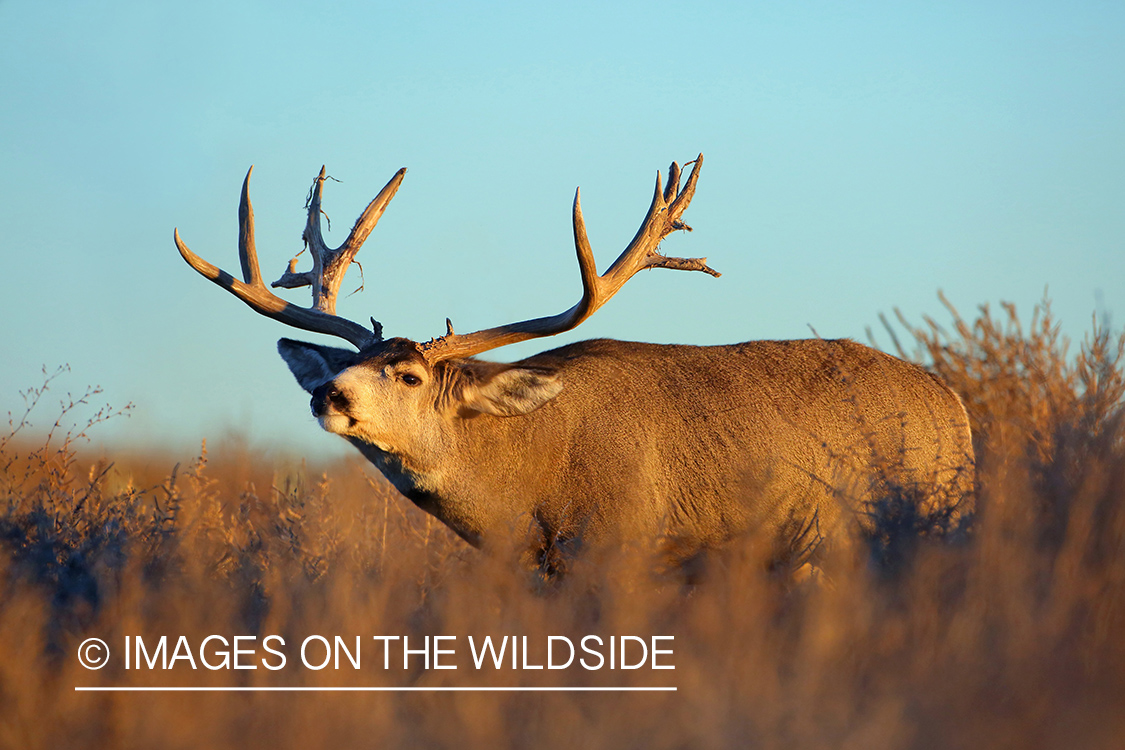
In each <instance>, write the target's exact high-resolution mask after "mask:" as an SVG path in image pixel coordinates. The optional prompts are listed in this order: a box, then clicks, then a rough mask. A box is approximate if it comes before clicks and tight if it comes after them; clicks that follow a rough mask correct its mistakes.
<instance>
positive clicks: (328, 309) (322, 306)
mask: <svg viewBox="0 0 1125 750" xmlns="http://www.w3.org/2000/svg"><path fill="white" fill-rule="evenodd" d="M405 176H406V168H405V167H404V168H402V169H400V170H398V172H396V173H395V175H394V177H392V178H391V179H390V181H389V182H387V184H386V185H385V186H383V189H382V190H380V191H379V194H378V195H376V196H375V198H373V199H372V201H371V202H370V203H368V204H367V208H365V209H364V210H363V213H362V214H360V216H359V218H358V219H356V222H355V226H353V227H352V231H351V233H350V234H349V235H348V238H347V239H346V240H344V242H343V244H341V245H340V246H339V247H337V248H335V249H332V248H329V247H328V246H327V245H326V244H325V243H324V235H323V233H322V232H321V229H320V215H321V209H320V206H321V197H322V195H323V192H324V182H325V180H326V179H327V176H326V175H325V169H324V167H321V168H320V174H319V175H318V176H317V178H316V180H315V181H314V182H313V186H312V190H311V191H310V196H309V202H308V220H307V221H306V223H305V231H304V235H303V236H304V240H305V244H306V246H307V247H308V250H309V254H310V255H311V256H312V261H313V267H312V269H311V270H309V271H303V272H301V273H297V272H296V267H297V258H293V259H292V260H291V261H289V268H288V269H287V270H286V271H285V273H283V274H282V275H281V278H279V279H278V280H277V281H275V282H273V283H272V284H271V286H273V287H275V288H276V287H284V288H286V289H296V288H297V287H302V286H311V287H312V294H313V309H315V310H319V311H321V312H324V313H327V314H329V315H335V314H336V297H337V295H338V294H339V292H340V284H341V283H342V282H343V280H344V274H346V273H347V270H348V266H349V265H351V262H352V260H353V259H354V258H355V255H356V253H358V252H359V249H360V248H361V247H362V246H363V243H364V241H366V240H367V237H368V236H369V235H370V234H371V232H372V230H374V229H375V225H376V224H378V223H379V219H380V218H382V216H383V211H385V210H386V208H387V205H388V204H389V203H390V202H391V199H392V198H394V197H395V193H396V192H398V188H399V185H401V184H402V179H403V177H405Z"/></svg>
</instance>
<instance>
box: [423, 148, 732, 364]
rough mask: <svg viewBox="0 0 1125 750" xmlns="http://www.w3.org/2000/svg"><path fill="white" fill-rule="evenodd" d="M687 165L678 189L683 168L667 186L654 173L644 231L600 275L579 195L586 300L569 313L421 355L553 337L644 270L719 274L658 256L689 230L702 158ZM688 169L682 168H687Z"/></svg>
mask: <svg viewBox="0 0 1125 750" xmlns="http://www.w3.org/2000/svg"><path fill="white" fill-rule="evenodd" d="M688 164H691V165H693V166H692V169H691V173H690V174H689V175H688V178H687V183H686V184H685V185H684V187H683V189H682V190H681V189H680V166H679V165H678V164H676V163H675V162H672V165H671V167H669V169H668V184H667V187H662V185H661V175H660V173H659V172H657V174H656V190H655V192H654V193H653V196H652V204H651V205H650V206H649V209H648V213H647V214H646V215H645V218H644V221H643V222H641V226H640V229H638V230H637V234H636V235H635V236H634V237H633V240H632V241H631V242H630V243H629V244H628V246H627V247H626V248H625V250H624V251H622V253H621V255H620V256H618V258H617V260H616V261H614V263H613V265H612V266H610V268H609V270H608V271H606V272H605V273H604V274H602V275H600V276H599V275H598V271H597V266H596V264H595V263H594V253H593V250H592V249H591V248H590V241H589V239H588V237H587V236H586V222H585V221H584V220H583V218H582V206H581V201H580V191H575V194H574V210H573V224H574V247H575V251H576V253H577V256H578V267H579V271H580V273H581V276H582V299H581V300H579V301H578V304H576V305H574V306H573V307H571V308H570V309H569V310H567V311H566V312H563V313H559V314H558V315H553V316H550V317H546V318H535V319H533V320H525V321H522V322H519V323H510V324H508V325H503V326H498V327H496V328H489V329H487V330H483V331H477V332H475V333H467V334H454V333H453V330H452V326H449V332H448V333H446V335H444V336H441V337H440V338H436V339H433V340H431V341H428V342H426V343H424V344H419V345H418V348H419V351H421V352H422V354H423V356H424V357H426V359H427V360H429V361H430V362H431V363H434V362H440V361H442V360H446V359H452V358H454V357H468V356H472V355H474V354H480V353H481V352H485V351H488V350H490V349H495V348H497V347H501V346H506V345H508V344H515V343H517V342H520V341H527V340H529V339H533V338H540V337H543V336H554V335H555V334H558V333H563V332H564V331H569V330H571V329H572V328H575V327H576V326H578V325H580V324H581V323H582V322H583V321H585V320H586V319H587V318H589V317H590V316H591V315H593V314H594V313H595V312H596V311H597V310H598V308H600V307H601V306H602V305H604V304H605V303H606V302H607V301H608V300H609V299H610V298H611V297H612V296H613V295H615V294H617V292H618V291H619V290H620V289H621V287H622V286H624V285H625V282H626V281H628V280H629V279H630V278H632V277H633V275H635V274H636V273H637V272H638V271H641V270H643V269H646V268H670V269H673V270H678V271H702V272H704V273H707V274H710V275H711V276H716V277H717V276H719V275H720V274H719V272H718V271H715V270H714V269H713V268H711V267H709V266H708V265H707V259H706V258H670V257H668V256H666V255H661V254H660V253H659V252H658V248H659V246H660V243H661V241H662V240H663V239H664V238H665V237H667V236H668V235H669V234H671V233H672V232H673V231H675V230H678V229H685V230H687V231H689V232H690V231H691V227H690V226H688V225H687V224H685V223H684V222H683V220H682V219H681V217H682V216H683V213H684V211H686V210H687V207H688V205H689V204H690V203H691V199H692V196H693V195H695V186H696V183H697V182H698V180H699V170H700V167H702V165H703V154H700V155H699V156H698V157H696V159H694V160H693V161H691V162H688ZM688 164H685V165H684V166H687V165H688Z"/></svg>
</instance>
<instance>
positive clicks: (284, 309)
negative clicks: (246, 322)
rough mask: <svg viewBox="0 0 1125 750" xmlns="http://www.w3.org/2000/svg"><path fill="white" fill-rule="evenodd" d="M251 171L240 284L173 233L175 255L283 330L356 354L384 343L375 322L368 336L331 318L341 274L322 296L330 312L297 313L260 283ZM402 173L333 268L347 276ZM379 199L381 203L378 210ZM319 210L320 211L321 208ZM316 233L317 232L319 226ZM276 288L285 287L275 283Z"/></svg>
mask: <svg viewBox="0 0 1125 750" xmlns="http://www.w3.org/2000/svg"><path fill="white" fill-rule="evenodd" d="M253 171H254V168H253V167H250V170H249V171H248V172H247V173H246V179H245V180H243V182H242V196H241V199H240V201H239V204H238V258H239V262H240V264H241V266H242V278H243V281H239V280H238V279H236V278H234V277H233V276H231V275H230V274H229V273H227V272H226V271H224V270H222V269H221V268H219V267H217V266H214V265H212V264H211V263H208V262H207V261H205V260H204V259H203V258H201V257H199V256H198V255H196V254H195V253H193V252H192V251H191V250H189V249H188V247H187V245H186V244H184V242H183V240H181V239H180V232H179V229H176V230H175V232H174V233H173V237H174V239H175V242H176V247H177V248H178V249H179V251H180V255H181V256H182V257H183V259H184V260H185V261H187V263H188V265H190V266H191V267H192V268H194V269H195V270H196V271H197V272H198V273H199V274H200V275H202V276H203V277H204V278H206V279H209V280H210V281H212V282H214V283H215V284H218V285H219V286H221V287H222V288H224V289H226V290H227V291H228V292H230V293H231V294H233V295H234V296H235V297H237V298H238V299H240V300H242V301H243V302H244V303H246V304H247V305H248V306H249V307H250V308H251V309H252V310H254V311H255V312H258V313H260V314H262V315H265V316H267V317H269V318H273V319H274V320H278V321H280V322H282V323H285V324H286V325H290V326H293V327H295V328H300V329H303V330H306V331H312V332H314V333H324V334H328V335H330V336H337V337H339V338H342V339H344V340H345V341H348V342H350V343H351V344H352V345H353V346H355V347H356V348H357V349H362V348H363V347H364V346H366V345H367V344H370V343H371V342H373V341H378V340H380V339H381V338H382V332H381V329H382V327H381V326H380V325H379V324H378V323H376V322H375V320H374V319H372V327H373V329H374V330H373V331H369V330H367V329H366V328H364V327H363V326H362V325H360V324H359V323H355V322H353V321H351V320H348V319H346V318H342V317H339V316H337V315H336V314H335V313H334V310H335V296H336V290H337V289H338V288H339V282H340V280H342V278H343V273H340V275H339V276H340V278H339V279H337V280H335V286H333V287H331V293H330V295H327V296H326V299H328V300H329V301H330V302H331V303H332V304H330V305H329V306H328V307H329V309H322V308H321V307H318V306H317V305H316V304H314V306H313V307H311V308H305V307H298V306H296V305H293V304H290V303H289V302H286V301H285V300H283V299H281V298H280V297H278V296H276V295H275V294H273V293H272V292H271V291H270V290H269V288H268V287H266V285H265V283H264V282H263V281H262V274H261V271H260V269H259V267H258V253H257V249H256V247H255V243H254V207H253V205H252V204H251V203H250V175H251V174H252V173H253ZM405 171H406V170H404V169H403V170H399V171H398V173H397V174H396V175H395V177H394V178H392V180H391V182H390V183H388V184H387V187H384V188H383V190H382V191H381V192H380V193H379V195H378V196H376V198H375V200H373V201H372V202H371V204H370V205H369V206H368V208H367V210H365V211H364V213H363V215H362V216H361V217H360V220H359V221H357V222H356V229H353V230H352V234H353V236H354V235H357V233H358V231H357V230H359V229H360V225H361V224H363V225H364V229H363V231H362V238H361V239H359V240H358V242H355V243H354V245H355V247H354V249H352V248H351V246H348V243H347V242H346V243H345V246H348V248H349V249H348V251H347V252H350V253H351V254H350V255H349V256H348V258H347V262H346V263H342V262H339V261H338V260H334V261H333V262H335V263H336V265H337V266H340V267H342V269H343V270H346V268H347V263H350V262H351V258H352V257H354V256H355V252H356V251H358V250H359V246H360V245H362V244H363V239H366V238H367V235H368V234H370V233H371V230H372V229H373V228H374V226H375V223H376V222H377V221H378V220H379V216H380V215H381V214H382V211H383V209H385V208H386V205H387V203H389V202H390V199H391V198H392V197H394V192H395V190H397V189H398V185H399V183H401V182H402V176H403V174H404V173H405ZM323 179H324V170H323V169H321V175H320V178H318V181H320V182H323ZM392 184H393V189H391V190H390V191H389V194H388V188H391V186H392ZM380 199H382V202H381V204H380ZM310 203H311V201H310ZM317 203H318V206H319V201H317ZM376 204H380V205H378V206H377V211H374V212H373V211H372V207H373V206H376ZM317 210H318V211H319V208H318V209H317ZM372 213H375V214H376V215H375V216H374V218H373V219H372V218H371V214H372ZM310 223H311V219H310ZM318 224H319V222H318ZM306 228H307V227H306ZM317 229H319V226H318V227H317ZM348 241H349V242H351V241H352V238H351V237H349V240H348ZM320 244H321V245H322V246H323V241H321V243H320ZM343 247H344V246H341V249H342V248H343ZM314 268H315V265H314ZM318 270H319V269H318ZM338 270H339V269H338ZM288 275H289V274H287V276H288ZM308 275H309V274H308V272H306V273H304V274H293V276H301V277H307V276H308ZM283 278H284V277H283ZM310 283H312V279H311V278H310V279H306V280H305V281H304V284H294V286H303V285H305V284H310ZM274 286H284V285H283V284H279V283H277V282H275V283H274ZM325 286H327V285H325Z"/></svg>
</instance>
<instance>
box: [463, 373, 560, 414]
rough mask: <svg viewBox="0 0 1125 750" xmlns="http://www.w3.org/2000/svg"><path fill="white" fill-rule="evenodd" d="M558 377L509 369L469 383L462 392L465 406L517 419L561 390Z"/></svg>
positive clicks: (485, 412) (473, 409)
mask: <svg viewBox="0 0 1125 750" xmlns="http://www.w3.org/2000/svg"><path fill="white" fill-rule="evenodd" d="M562 388H563V384H562V380H560V379H559V376H558V375H557V374H556V373H554V372H551V371H550V370H545V369H539V368H529V367H507V368H504V369H502V370H497V371H495V372H493V373H490V374H489V377H487V379H484V380H481V381H478V382H475V383H470V384H468V385H466V386H465V389H464V390H463V391H462V392H461V403H462V406H463V407H464V408H466V409H469V410H470V411H475V412H480V413H481V414H491V415H493V416H496V417H518V416H520V415H521V414H527V413H529V412H533V411H535V410H536V409H538V408H539V407H540V406H542V405H543V404H545V403H547V402H548V401H550V400H551V399H553V398H554V397H555V396H557V395H559V392H561V391H562Z"/></svg>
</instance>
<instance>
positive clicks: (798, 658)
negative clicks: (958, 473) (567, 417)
mask: <svg viewBox="0 0 1125 750" xmlns="http://www.w3.org/2000/svg"><path fill="white" fill-rule="evenodd" d="M946 318H947V319H948V321H949V322H948V323H945V324H939V323H938V322H936V321H925V322H924V323H923V324H922V325H912V324H911V323H910V322H909V321H905V320H899V321H896V322H894V323H891V322H890V321H885V322H887V325H886V329H887V330H886V331H885V332H880V333H879V334H878V338H879V339H881V340H882V343H884V344H885V345H886V346H887V348H889V349H890V350H892V351H894V350H895V349H896V348H897V353H898V354H899V355H900V356H904V357H906V358H908V359H913V360H915V361H918V362H920V363H922V364H924V365H925V366H927V367H929V368H932V370H933V371H934V372H936V373H937V374H939V375H940V376H941V377H943V378H944V379H945V380H946V382H947V383H949V385H950V386H952V387H953V388H954V390H956V391H957V392H958V393H959V394H960V395H961V396H962V398H963V399H964V402H965V404H966V406H967V408H968V410H969V413H970V418H971V420H972V425H973V429H974V432H975V449H976V452H977V458H978V467H977V499H976V512H975V514H974V515H973V517H972V518H971V519H968V522H967V523H962V524H961V525H960V526H959V527H958V528H956V529H941V530H940V531H944V532H945V533H938V531H939V530H938V529H936V528H935V527H934V525H933V524H932V523H929V522H928V520H927V519H926V518H925V517H924V516H923V515H922V514H920V513H919V512H918V511H917V509H916V508H913V507H912V505H911V502H910V498H909V497H897V496H893V495H891V496H888V497H885V498H882V499H880V500H879V501H878V502H875V503H871V504H869V505H868V506H866V507H851V510H852V511H853V512H855V513H857V514H860V513H862V514H867V517H868V518H872V519H874V523H873V524H868V525H867V527H868V528H873V531H871V532H870V533H867V534H866V535H865V536H863V537H862V538H859V539H857V540H855V541H856V543H855V544H851V545H841V546H840V547H839V548H838V549H836V550H834V551H830V552H829V553H828V556H827V558H828V559H826V560H825V562H824V565H823V566H822V567H821V568H820V569H819V570H817V571H814V572H813V574H811V575H803V576H802V575H793V574H790V573H789V572H788V571H778V570H771V569H769V566H767V565H765V564H764V562H763V559H762V555H761V554H760V553H759V550H761V549H764V547H765V545H763V544H760V543H759V541H760V540H756V539H754V538H753V536H752V535H751V536H748V537H746V538H744V539H736V540H733V541H732V542H731V543H730V544H729V545H728V546H727V547H726V548H724V549H721V550H716V551H714V552H713V553H712V554H711V555H710V556H709V557H708V558H707V560H706V561H705V563H704V564H703V565H702V566H701V568H700V569H699V570H697V571H692V573H691V574H690V575H686V574H684V573H683V572H681V571H669V570H663V569H661V568H660V567H659V566H658V565H654V564H653V558H652V555H651V549H650V547H649V545H648V544H647V543H646V541H645V540H637V543H636V544H635V545H624V546H622V548H620V549H618V550H613V551H612V553H605V554H598V555H589V556H581V555H580V556H577V557H575V558H574V559H573V560H571V561H569V563H568V567H567V570H566V573H565V575H562V576H558V577H554V578H551V579H545V578H544V577H543V576H542V575H540V574H539V573H537V572H536V571H534V570H532V569H530V568H529V566H527V565H521V564H519V562H518V561H516V559H515V557H514V556H513V555H509V554H506V553H505V552H504V551H496V552H493V553H488V552H482V551H479V550H475V549H472V548H470V547H468V546H467V545H466V544H465V543H464V542H462V541H461V540H459V539H458V538H456V537H455V536H454V535H453V534H452V533H451V532H449V531H448V530H447V529H446V528H445V527H444V526H442V525H441V524H440V523H438V522H437V521H436V520H434V519H432V518H431V517H429V516H427V515H425V514H424V513H422V512H421V511H419V510H418V509H416V508H415V507H414V506H413V505H411V504H410V503H409V502H408V501H406V500H405V499H404V498H402V497H400V496H399V495H397V493H396V492H395V491H394V490H393V489H392V488H390V487H389V485H387V484H386V483H385V481H384V480H383V479H382V477H381V476H380V475H379V474H378V473H377V472H376V470H375V469H374V468H373V467H371V466H370V465H369V464H367V463H366V462H364V461H363V460H362V459H361V458H360V457H359V456H358V455H357V456H356V458H355V459H354V460H347V461H343V462H339V463H335V464H331V465H316V464H313V463H310V462H305V461H303V460H301V459H300V458H287V457H283V456H278V455H275V454H271V453H266V452H264V451H259V450H256V449H254V448H252V447H248V446H247V445H246V444H245V443H244V442H239V441H237V440H230V439H228V440H226V441H225V442H223V441H220V442H215V441H212V442H211V443H209V444H204V445H202V446H201V447H200V449H199V451H198V452H197V453H196V455H194V456H173V455H168V454H153V453H144V452H142V451H140V450H137V451H134V452H127V451H122V452H117V453H114V454H105V453H104V452H103V451H101V450H100V449H99V448H98V443H97V435H98V423H99V422H101V421H103V420H105V419H120V418H125V417H124V416H122V415H120V413H119V412H118V411H115V410H114V409H113V408H110V407H106V408H102V409H100V410H99V409H98V407H99V402H98V394H97V393H96V392H94V391H89V392H85V393H82V392H79V393H77V395H73V396H70V397H68V398H67V399H64V402H63V403H62V405H61V409H59V408H58V407H57V406H56V405H57V404H58V401H59V398H58V395H59V393H61V392H65V391H66V390H67V389H68V388H71V384H70V383H69V382H68V381H69V380H71V379H72V378H73V377H74V375H72V374H68V373H66V372H59V373H55V372H51V371H47V372H45V375H44V378H43V382H41V383H36V384H34V386H33V387H32V388H30V389H29V390H27V391H26V392H24V396H25V399H26V401H27V413H26V414H13V415H11V419H10V424H9V428H8V430H7V431H6V433H5V432H4V431H0V501H2V502H0V747H4V748H232V749H233V748H239V749H244V748H271V749H272V748H350V747H371V748H415V747H425V748H429V747H432V748H447V747H448V748H536V749H537V750H548V749H549V748H556V747H557V748H571V747H583V748H607V749H609V748H612V749H613V750H618V749H620V748H646V749H647V748H653V749H659V748H668V749H669V750H672V749H674V750H680V749H682V748H712V747H713V748H857V749H859V748H862V749H868V748H877V749H881V748H934V749H938V748H1019V749H1020V750H1034V749H1037V748H1059V749H1066V750H1071V749H1080V748H1098V749H1100V748H1105V749H1106V750H1110V749H1114V748H1125V411H1123V397H1125V337H1122V336H1119V335H1116V334H1114V333H1112V332H1111V331H1110V330H1109V328H1108V327H1107V326H1105V325H1103V324H1100V323H1098V322H1097V321H1095V323H1094V325H1093V327H1092V328H1091V330H1090V332H1089V333H1088V334H1087V336H1086V338H1085V340H1084V341H1083V342H1074V343H1073V344H1070V345H1068V342H1066V341H1065V340H1063V339H1062V337H1061V336H1060V334H1059V329H1058V324H1057V321H1056V320H1055V319H1054V318H1053V317H1052V314H1051V311H1050V307H1049V304H1048V303H1047V302H1044V303H1043V304H1041V305H1040V306H1039V307H1037V308H1036V309H1035V310H1034V311H1033V312H1032V313H1031V315H1030V316H1025V318H1024V319H1022V320H1021V318H1020V317H1019V316H1017V313H1016V311H1015V310H1014V309H1012V308H1011V307H1002V308H1001V309H1000V310H999V311H998V312H997V311H994V310H990V309H989V308H987V307H982V308H981V309H980V311H979V312H978V314H977V315H976V316H975V318H973V319H965V318H963V317H961V316H960V315H958V314H957V312H956V311H955V310H953V309H952V308H951V307H950V308H949V314H948V315H947V316H946ZM266 366H274V365H273V363H263V367H266ZM294 408H299V405H296V404H295V406H294ZM56 419H57V421H56ZM52 424H54V427H51V425H52ZM841 502H844V503H846V502H847V498H846V497H842V498H841ZM513 533H514V535H515V536H517V537H518V535H519V533H520V529H518V528H516V529H513ZM91 638H97V639H100V640H101V641H102V642H103V644H104V648H105V650H107V651H108V656H107V658H106V659H105V661H104V666H101V667H100V668H98V669H91V668H87V667H88V666H92V665H93V664H94V662H96V661H98V660H99V659H101V657H103V656H105V654H103V653H102V651H100V650H99V648H100V647H98V646H97V645H96V644H95V645H94V646H91V643H92V642H90V641H88V639H91ZM162 638H163V640H162ZM486 638H488V639H489V641H488V642H489V644H490V647H491V649H492V650H491V651H490V650H487V649H486V648H485V645H484V644H485V639H486ZM501 644H503V647H504V649H505V651H504V652H503V654H502V655H500V653H499V648H500V647H501ZM513 648H514V649H515V652H513ZM611 649H612V652H611ZM568 656H569V657H571V658H570V659H569V661H568ZM84 660H85V666H84ZM564 662H566V664H565V666H560V665H563V663H564ZM76 688H113V690H94V691H91V690H85V689H81V690H76ZM123 688H129V689H126V690H123ZM136 688H146V689H143V690H139V689H136ZM151 688H161V689H160V690H155V689H151ZM167 688H191V690H168V689H167ZM278 688H284V690H279V689H278ZM325 688H329V689H325ZM358 688H363V689H358ZM369 688H377V690H372V689H369ZM449 688H457V689H456V690H451V689H449ZM497 688H503V689H497ZM531 688H534V689H531ZM544 688H546V689H544ZM560 688H564V689H560ZM642 688H644V689H643V690H642ZM672 688H674V690H673V689H672Z"/></svg>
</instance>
